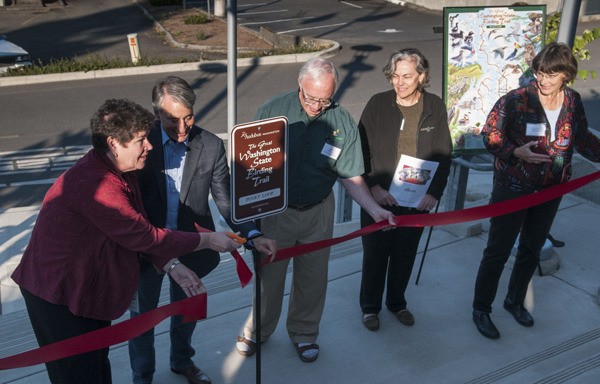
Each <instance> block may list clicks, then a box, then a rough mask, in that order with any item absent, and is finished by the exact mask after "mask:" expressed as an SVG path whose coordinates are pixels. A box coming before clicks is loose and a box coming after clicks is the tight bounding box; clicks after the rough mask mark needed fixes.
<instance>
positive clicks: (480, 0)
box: [387, 0, 600, 16]
mask: <svg viewBox="0 0 600 384" xmlns="http://www.w3.org/2000/svg"><path fill="white" fill-rule="evenodd" d="M387 1H389V2H390V3H394V4H407V3H408V4H414V5H417V6H419V7H423V8H427V9H431V10H435V11H442V10H443V9H444V7H467V6H478V7H479V6H481V7H485V6H499V5H510V4H513V3H515V2H516V1H511V0H507V1H498V0H477V1H473V0H445V1H439V0H407V1H403V0H387ZM564 1H572V0H529V1H527V3H528V4H531V5H539V4H546V5H547V8H546V10H547V12H548V13H549V14H551V13H555V12H557V11H560V10H561V9H562V6H563V2H564ZM599 14H600V0H582V1H581V8H580V15H581V16H593V15H599Z"/></svg>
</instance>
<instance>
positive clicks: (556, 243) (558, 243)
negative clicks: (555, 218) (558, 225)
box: [548, 234, 565, 248]
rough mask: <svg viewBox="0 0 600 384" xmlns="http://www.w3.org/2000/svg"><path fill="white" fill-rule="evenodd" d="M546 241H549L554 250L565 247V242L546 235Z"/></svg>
mask: <svg viewBox="0 0 600 384" xmlns="http://www.w3.org/2000/svg"><path fill="white" fill-rule="evenodd" d="M548 240H550V242H551V243H552V246H553V247H556V248H562V247H564V246H565V242H564V241H562V240H557V239H555V238H554V237H552V235H550V234H548Z"/></svg>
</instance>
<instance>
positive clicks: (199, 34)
mask: <svg viewBox="0 0 600 384" xmlns="http://www.w3.org/2000/svg"><path fill="white" fill-rule="evenodd" d="M208 37H209V36H208V35H207V34H206V33H204V31H203V30H199V31H198V32H197V33H196V38H197V39H198V40H199V41H202V40H206V39H208Z"/></svg>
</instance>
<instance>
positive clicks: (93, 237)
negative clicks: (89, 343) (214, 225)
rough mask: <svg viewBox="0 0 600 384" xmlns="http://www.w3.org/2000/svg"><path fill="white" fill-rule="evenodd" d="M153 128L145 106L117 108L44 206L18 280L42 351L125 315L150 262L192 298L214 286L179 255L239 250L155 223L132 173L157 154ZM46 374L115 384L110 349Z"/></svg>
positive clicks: (96, 121)
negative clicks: (142, 263)
mask: <svg viewBox="0 0 600 384" xmlns="http://www.w3.org/2000/svg"><path fill="white" fill-rule="evenodd" d="M153 126H154V115H153V114H152V113H151V112H149V111H147V110H146V109H144V108H142V107H141V106H139V105H137V104H135V103H133V102H130V101H127V100H115V99H111V100H107V101H106V102H105V103H104V104H103V105H102V106H101V107H100V109H99V110H98V111H97V112H96V113H95V114H94V116H93V117H92V119H91V130H92V142H93V146H94V148H93V149H92V150H91V151H90V152H88V153H87V154H86V155H85V156H84V157H82V158H81V159H80V160H79V161H77V163H75V165H73V166H72V167H71V168H70V169H68V170H67V171H66V172H65V173H64V174H63V175H61V176H60V177H59V178H58V179H57V180H56V182H55V183H54V184H53V185H52V187H51V188H50V189H49V191H48V193H47V194H46V196H45V197H44V201H43V203H42V208H41V210H40V213H39V216H38V219H37V222H36V224H35V227H34V228H33V232H32V234H31V239H30V241H29V245H28V246H27V249H26V250H25V253H24V254H23V258H22V259H21V263H20V264H19V266H18V267H17V269H16V270H15V272H14V273H13V275H12V278H13V280H14V281H15V282H16V283H17V284H18V285H19V286H20V289H21V292H22V294H23V297H24V299H25V304H26V306H27V311H28V313H29V318H30V320H31V323H32V326H33V329H34V332H35V335H36V338H37V340H38V343H39V345H40V346H44V345H47V344H51V343H54V342H58V341H61V340H64V339H67V338H70V337H74V336H78V335H81V334H84V333H87V332H90V331H94V330H97V329H101V328H104V327H107V326H109V325H110V322H111V320H114V319H117V318H118V317H119V316H120V315H122V314H123V313H124V312H125V310H126V309H127V307H128V306H129V304H130V302H131V299H132V297H133V295H134V293H135V290H136V289H137V286H138V280H139V268H138V258H139V257H140V254H141V253H144V255H145V257H147V258H148V260H149V261H150V262H151V263H152V264H153V265H154V266H155V267H156V269H157V271H166V272H167V273H169V274H170V276H171V277H172V278H173V279H174V280H175V281H177V283H178V284H179V285H180V286H181V287H182V288H183V290H184V292H186V294H188V295H190V296H192V295H197V294H200V293H202V292H203V289H204V287H203V286H202V283H201V282H200V279H199V278H198V276H196V274H194V273H193V272H192V271H191V270H189V269H187V268H186V267H185V266H184V265H183V264H180V263H179V261H178V260H177V259H173V258H172V257H173V256H172V255H183V254H186V253H189V252H191V251H193V250H197V249H202V248H212V249H214V250H216V251H219V252H226V251H232V250H234V249H236V248H237V247H238V246H239V244H237V243H236V242H235V241H233V240H231V239H229V238H228V237H227V236H226V234H224V233H203V234H202V235H199V234H197V233H190V232H179V231H171V230H168V229H160V228H155V227H153V226H152V225H151V224H150V223H149V222H148V220H147V218H146V212H145V211H144V208H143V205H142V199H141V196H140V193H139V188H138V185H137V179H136V177H135V174H134V172H131V171H135V170H136V169H141V168H143V167H144V165H145V161H146V156H147V155H148V152H149V151H150V150H151V149H152V145H151V144H150V143H149V142H148V140H147V134H148V132H149V131H150V129H151V128H152V127H153ZM148 255H156V256H148ZM159 255H161V256H159ZM165 255H169V256H165ZM46 367H47V370H48V376H49V377H50V381H51V382H52V383H78V384H79V383H110V382H111V374H110V363H109V361H108V348H104V349H101V350H98V351H93V352H88V353H85V354H80V355H76V356H73V357H69V358H65V359H60V360H57V361H54V362H50V363H47V364H46Z"/></svg>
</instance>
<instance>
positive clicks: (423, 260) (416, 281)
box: [415, 200, 440, 285]
mask: <svg viewBox="0 0 600 384" xmlns="http://www.w3.org/2000/svg"><path fill="white" fill-rule="evenodd" d="M439 208H440V201H439V200H438V202H437V204H436V205H435V211H434V212H433V213H437V211H438V209H439ZM432 231H433V227H429V233H428V234H427V241H426V242H425V249H424V250H423V257H421V265H419V272H418V273H417V280H415V285H419V279H420V278H421V270H422V269H423V263H424V262H425V256H426V255H427V248H428V247H429V240H430V239H431V232H432Z"/></svg>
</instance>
